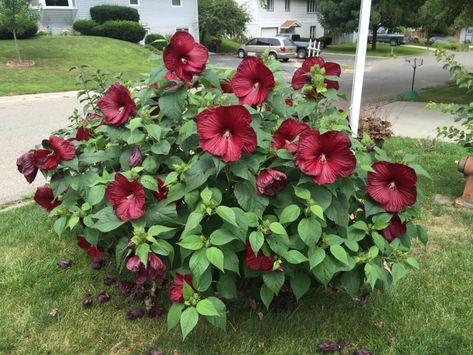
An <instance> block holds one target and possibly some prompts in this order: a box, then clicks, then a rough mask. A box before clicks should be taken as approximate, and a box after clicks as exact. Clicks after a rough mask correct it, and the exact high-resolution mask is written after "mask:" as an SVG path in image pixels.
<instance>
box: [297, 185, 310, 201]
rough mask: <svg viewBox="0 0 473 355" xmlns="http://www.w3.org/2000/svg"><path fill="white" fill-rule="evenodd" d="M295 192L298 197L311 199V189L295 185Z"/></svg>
mask: <svg viewBox="0 0 473 355" xmlns="http://www.w3.org/2000/svg"><path fill="white" fill-rule="evenodd" d="M294 193H295V194H296V196H297V197H299V198H301V199H303V200H309V199H310V191H309V190H307V189H304V188H302V187H297V186H294Z"/></svg>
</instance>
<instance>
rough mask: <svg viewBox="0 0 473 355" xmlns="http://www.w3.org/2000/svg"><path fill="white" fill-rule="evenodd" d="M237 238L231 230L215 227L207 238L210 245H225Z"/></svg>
mask: <svg viewBox="0 0 473 355" xmlns="http://www.w3.org/2000/svg"><path fill="white" fill-rule="evenodd" d="M235 239H238V238H237V237H236V236H235V235H233V233H232V232H230V231H229V230H227V229H217V230H216V231H214V232H213V233H212V234H211V235H210V238H209V241H210V243H211V244H212V245H218V246H220V245H225V244H228V243H230V242H231V241H233V240H235Z"/></svg>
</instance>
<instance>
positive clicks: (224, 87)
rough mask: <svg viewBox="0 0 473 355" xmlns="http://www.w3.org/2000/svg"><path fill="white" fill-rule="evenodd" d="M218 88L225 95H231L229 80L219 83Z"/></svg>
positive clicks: (231, 89)
mask: <svg viewBox="0 0 473 355" xmlns="http://www.w3.org/2000/svg"><path fill="white" fill-rule="evenodd" d="M220 87H221V88H222V91H223V92H224V93H225V94H233V88H232V82H231V81H230V79H225V80H222V81H220Z"/></svg>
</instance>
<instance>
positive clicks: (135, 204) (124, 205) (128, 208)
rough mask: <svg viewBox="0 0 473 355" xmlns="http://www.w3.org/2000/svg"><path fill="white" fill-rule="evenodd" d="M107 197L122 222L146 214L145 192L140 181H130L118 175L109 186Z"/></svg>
mask: <svg viewBox="0 0 473 355" xmlns="http://www.w3.org/2000/svg"><path fill="white" fill-rule="evenodd" d="M105 196H106V197H107V200H108V202H110V204H111V205H112V207H113V209H114V210H115V214H116V215H117V217H118V218H120V219H121V220H122V221H131V220H133V219H137V218H140V217H141V216H142V215H143V214H144V213H145V211H144V207H145V192H144V190H143V187H141V185H140V183H139V182H138V180H133V181H128V180H127V178H126V177H124V176H123V175H122V174H120V173H116V174H115V180H114V181H112V182H111V183H109V184H108V186H107V191H106V192H105Z"/></svg>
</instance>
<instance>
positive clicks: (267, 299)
mask: <svg viewBox="0 0 473 355" xmlns="http://www.w3.org/2000/svg"><path fill="white" fill-rule="evenodd" d="M259 295H260V297H261V301H263V303H264V305H265V306H266V309H268V308H269V306H270V305H271V302H272V301H273V298H274V293H273V291H271V289H270V288H269V287H268V286H266V284H263V285H261V289H260V292H259Z"/></svg>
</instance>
